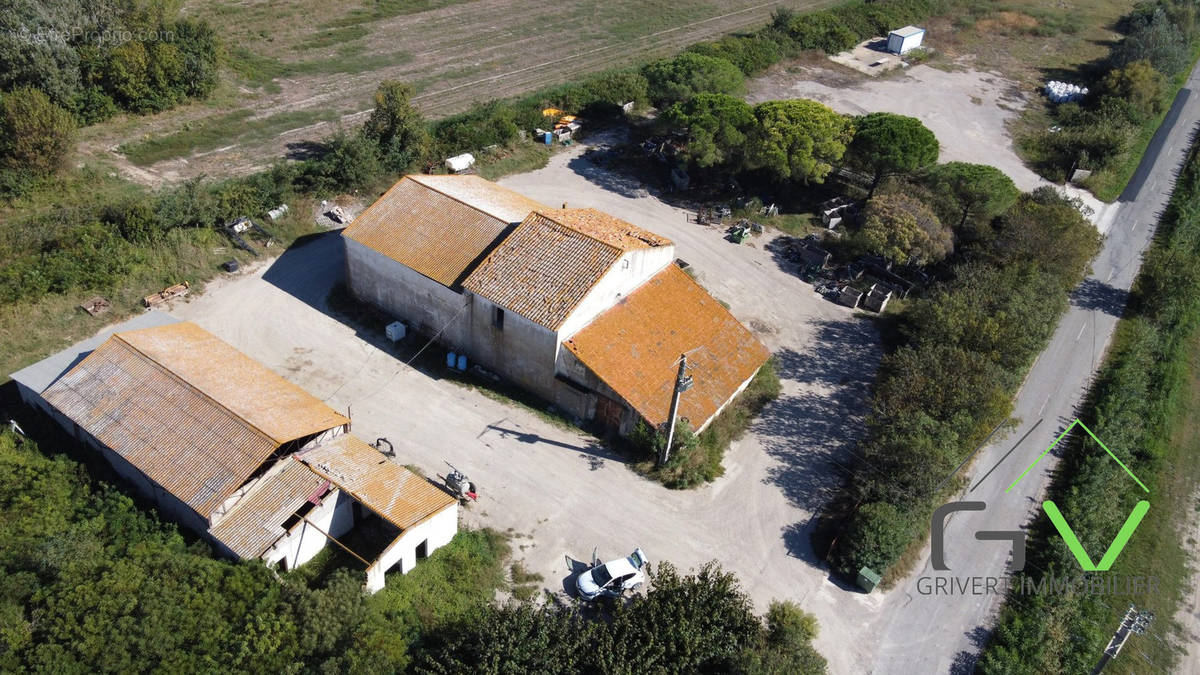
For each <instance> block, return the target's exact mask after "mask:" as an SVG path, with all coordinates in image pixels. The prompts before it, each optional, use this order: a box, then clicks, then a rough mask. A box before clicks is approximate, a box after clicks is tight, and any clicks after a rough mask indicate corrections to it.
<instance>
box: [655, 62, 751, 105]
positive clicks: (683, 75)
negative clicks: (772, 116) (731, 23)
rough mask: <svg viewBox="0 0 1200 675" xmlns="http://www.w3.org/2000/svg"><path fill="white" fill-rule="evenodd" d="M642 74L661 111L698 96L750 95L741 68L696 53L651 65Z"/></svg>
mask: <svg viewBox="0 0 1200 675" xmlns="http://www.w3.org/2000/svg"><path fill="white" fill-rule="evenodd" d="M642 72H643V74H644V75H645V76H646V81H647V83H648V84H649V87H650V100H651V101H653V102H654V104H655V105H657V106H659V107H666V106H669V105H671V104H672V103H676V102H678V101H686V100H687V99H689V98H692V97H693V96H695V95H696V94H705V93H708V94H728V95H731V96H741V95H742V94H743V93H745V91H746V76H745V75H743V74H742V71H740V70H738V68H737V66H735V65H733V64H732V63H730V62H729V61H726V60H725V59H722V58H718V57H713V56H704V55H703V54H696V53H694V52H684V53H682V54H680V55H679V56H676V57H675V58H673V59H665V60H662V61H657V62H655V63H651V64H650V65H648V66H646V67H645V68H643V69H642Z"/></svg>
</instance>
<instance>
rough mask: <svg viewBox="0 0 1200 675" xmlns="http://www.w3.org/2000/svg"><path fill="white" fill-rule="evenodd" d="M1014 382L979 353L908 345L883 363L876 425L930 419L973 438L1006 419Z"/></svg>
mask: <svg viewBox="0 0 1200 675" xmlns="http://www.w3.org/2000/svg"><path fill="white" fill-rule="evenodd" d="M1010 384H1011V378H1010V376H1009V375H1008V373H1006V372H1005V371H1004V370H1003V369H1001V368H1000V366H998V365H997V364H996V363H994V362H993V361H991V360H990V359H988V358H987V357H986V356H985V355H983V354H980V353H978V352H972V351H968V350H966V349H963V348H961V347H956V346H953V345H945V344H923V345H920V346H913V345H905V346H903V347H900V348H899V349H897V350H896V351H895V352H893V353H891V354H888V355H887V356H885V357H884V358H883V362H882V363H881V365H880V374H879V377H878V379H877V381H876V384H875V395H874V396H873V397H872V399H871V407H872V415H873V417H872V424H877V425H880V426H881V427H890V426H891V425H894V424H896V423H897V422H898V421H900V420H903V419H905V418H912V417H915V416H917V415H921V414H925V415H929V416H930V417H931V418H932V419H934V420H935V421H937V422H939V423H941V424H945V425H949V428H950V429H952V430H953V432H954V434H955V435H956V436H958V437H959V438H972V437H973V436H974V434H976V433H977V432H979V431H980V429H979V423H980V421H985V423H988V422H991V421H992V420H997V419H1004V417H1005V416H1006V415H1007V414H1008V411H1009V410H1010V408H1011V403H1010V398H1011V396H1010V393H1009V390H1008V386H1009V385H1010Z"/></svg>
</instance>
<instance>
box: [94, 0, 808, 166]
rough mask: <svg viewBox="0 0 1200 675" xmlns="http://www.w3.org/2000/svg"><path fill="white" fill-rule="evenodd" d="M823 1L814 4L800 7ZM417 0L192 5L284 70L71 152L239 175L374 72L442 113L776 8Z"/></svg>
mask: <svg viewBox="0 0 1200 675" xmlns="http://www.w3.org/2000/svg"><path fill="white" fill-rule="evenodd" d="M829 2H830V0H810V1H808V2H804V3H802V4H801V5H800V7H799V8H803V7H811V6H819V5H823V4H829ZM416 4H417V3H414V5H416ZM426 4H428V5H431V6H433V7H434V8H433V9H429V10H426V11H419V12H413V13H408V14H401V15H399V16H392V17H390V18H382V19H379V20H376V21H368V22H364V23H361V24H357V27H358V28H360V29H361V30H359V31H357V32H346V31H344V30H342V31H340V32H339V30H338V29H336V28H334V29H332V30H329V29H322V28H321V26H322V25H323V24H324V22H331V21H332V22H334V23H349V22H350V21H349V19H347V17H345V16H342V15H343V14H344V13H345V7H338V8H336V9H333V8H329V7H327V6H326V5H324V4H318V5H314V4H313V3H312V2H311V0H290V1H289V2H286V3H282V4H278V3H276V4H275V6H273V7H271V8H267V9H269V10H270V11H267V9H264V6H263V5H262V4H261V3H253V2H246V3H241V4H237V5H229V4H228V3H215V2H208V1H206V0H195V1H194V2H191V3H188V6H186V7H185V9H184V12H185V13H186V14H196V15H199V16H204V17H207V18H209V19H210V20H211V21H212V22H213V23H214V24H215V25H217V26H218V28H219V29H220V30H221V32H222V33H221V37H222V39H223V40H224V41H225V43H226V46H227V47H228V48H229V49H231V50H236V49H239V48H240V49H244V50H248V51H249V52H252V53H253V54H254V55H256V56H263V57H264V58H267V59H268V60H269V61H270V63H271V64H275V65H273V66H270V65H260V66H259V67H260V68H262V69H263V70H267V71H269V69H270V68H271V67H275V68H283V72H284V75H282V76H280V77H278V78H275V79H273V80H272V79H269V78H268V80H267V82H266V83H265V84H263V83H261V82H248V81H245V79H244V78H238V77H236V76H235V75H233V74H232V73H229V72H228V71H226V72H224V73H223V84H222V85H221V87H220V88H219V90H218V92H217V93H216V94H214V96H213V99H212V100H211V101H207V102H203V103H198V104H193V105H190V106H185V107H183V108H180V109H176V110H171V111H168V112H165V113H161V114H158V115H153V116H149V117H128V116H122V117H120V118H119V119H116V120H112V121H109V122H107V123H104V124H102V125H98V126H96V127H92V128H89V129H86V130H84V132H83V134H82V138H81V141H82V142H81V144H80V147H79V155H80V157H79V160H80V161H96V160H101V161H104V162H107V163H111V164H113V165H114V166H115V167H116V168H117V169H118V170H119V171H120V172H121V173H122V175H124V176H125V177H127V178H129V179H130V180H133V181H136V182H139V183H142V184H146V185H151V186H158V185H162V184H167V183H174V182H178V181H181V180H185V179H188V178H192V177H195V176H199V175H209V176H228V175H239V174H246V173H250V172H253V171H254V170H257V169H260V168H262V167H265V166H267V165H269V164H270V163H271V162H272V161H275V160H277V159H279V158H281V157H285V156H289V155H293V156H294V155H295V154H297V153H301V152H303V151H304V150H305V149H306V147H307V144H308V143H310V142H312V141H316V140H320V139H323V138H325V137H327V136H329V135H330V134H331V133H333V132H334V131H335V130H336V129H337V128H338V127H339V126H342V125H352V124H356V123H358V122H360V121H361V120H362V119H363V118H364V117H365V115H366V114H368V113H369V112H370V110H369V108H370V97H371V94H372V92H374V90H375V87H376V86H377V85H378V84H379V82H380V81H381V80H384V79H396V80H401V81H405V82H409V83H411V84H413V85H414V86H415V87H416V88H417V90H418V94H417V96H416V97H415V98H416V103H417V104H418V105H419V106H420V108H421V109H422V110H423V111H424V112H425V113H426V114H427V115H430V116H432V117H439V116H444V115H447V114H450V113H454V112H459V111H461V110H464V109H466V108H467V107H469V106H470V105H471V104H473V103H475V102H478V101H484V100H490V99H494V98H503V97H508V96H514V95H518V94H522V93H526V92H529V91H532V90H536V89H539V88H542V87H547V86H551V85H555V84H561V83H564V82H568V81H570V80H573V79H576V78H578V77H579V76H580V75H581V74H583V73H588V72H594V71H597V70H602V69H605V68H612V67H618V66H624V65H629V64H633V63H638V62H641V61H644V60H647V59H650V58H653V57H657V56H666V55H670V54H673V53H675V52H677V51H679V50H681V49H683V48H684V47H686V46H687V45H689V44H692V43H694V42H697V41H700V40H705V39H709V38H712V37H716V36H720V35H723V34H726V33H729V32H734V31H738V30H743V29H747V28H752V27H757V26H760V25H763V24H765V23H766V22H767V21H768V20H769V17H770V15H771V12H772V11H773V10H774V9H775V7H776V6H777V5H778V4H779V2H762V1H761V0H735V1H732V2H699V3H684V4H680V3H674V2H668V1H666V0H649V2H632V1H630V0H618V1H615V2H606V3H594V2H585V1H584V0H564V1H562V2H555V3H545V2H536V1H535V0H473V1H469V2H456V3H453V4H448V5H444V3H437V2H430V3H426ZM439 5H444V6H439ZM364 6H368V5H364ZM364 32H365V35H362V36H361V37H357V38H354V39H343V40H337V39H332V38H326V37H325V36H326V35H327V34H332V35H334V36H338V35H343V34H344V33H345V37H347V38H350V37H353V36H354V35H358V34H359V33H364ZM327 43H328V44H327ZM314 45H315V46H314ZM279 64H282V66H280V65H279ZM297 64H299V65H297ZM252 65H253V64H252ZM289 68H290V71H289V70H288V69H289ZM291 71H296V72H291ZM237 110H249V111H251V112H252V115H251V116H250V117H249V118H247V119H246V121H245V123H237V124H229V125H227V126H228V129H227V137H228V141H227V142H210V143H209V144H208V146H209V147H205V148H203V149H199V150H198V151H196V152H182V153H180V154H179V155H178V156H176V157H175V158H172V159H164V160H161V161H156V162H153V163H152V164H149V165H145V166H138V165H136V164H134V163H133V162H130V161H129V160H128V159H127V158H125V157H124V156H123V155H121V154H120V152H119V148H120V147H121V146H122V145H124V144H127V143H135V142H137V141H139V140H143V139H145V138H153V137H158V136H162V135H169V134H174V133H181V132H182V133H187V132H188V131H189V129H190V128H194V127H195V126H196V125H199V124H203V122H204V121H205V120H206V119H210V118H213V117H217V116H221V115H228V114H229V113H230V112H231V111H237ZM305 112H307V113H310V114H311V115H312V116H314V117H315V116H318V114H319V115H320V116H321V117H324V118H328V119H325V120H322V121H315V122H312V123H308V124H293V125H291V126H288V127H286V128H282V129H280V128H275V127H276V125H273V124H270V123H263V121H264V120H270V119H271V118H278V119H283V120H286V119H289V118H288V117H283V118H281V117H280V116H283V115H290V116H291V117H292V118H295V117H297V116H299V115H300V114H301V113H305ZM255 123H257V124H255ZM249 125H254V127H253V128H247V127H248V126H249ZM214 143H215V144H214Z"/></svg>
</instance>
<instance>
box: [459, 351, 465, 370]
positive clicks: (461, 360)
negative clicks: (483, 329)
mask: <svg viewBox="0 0 1200 675" xmlns="http://www.w3.org/2000/svg"><path fill="white" fill-rule="evenodd" d="M458 369H459V370H466V369H467V355H466V354H459V355H458Z"/></svg>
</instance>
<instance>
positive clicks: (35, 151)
mask: <svg viewBox="0 0 1200 675" xmlns="http://www.w3.org/2000/svg"><path fill="white" fill-rule="evenodd" d="M74 138H75V122H74V121H73V120H72V119H71V115H70V114H69V113H68V112H67V111H66V110H63V109H62V108H61V107H59V106H58V105H56V104H54V103H53V102H51V101H50V98H49V97H48V96H46V95H45V94H43V93H42V92H41V91H40V90H38V89H34V88H33V87H21V88H19V89H16V90H14V91H11V92H9V93H7V94H3V96H2V97H0V168H2V169H4V170H5V171H9V172H14V173H17V174H20V175H23V176H27V177H37V176H44V175H47V174H50V173H53V172H54V171H55V170H57V169H58V168H59V167H61V166H62V164H63V162H64V160H65V159H66V157H67V153H69V152H70V151H71V145H72V142H73V141H74Z"/></svg>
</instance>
